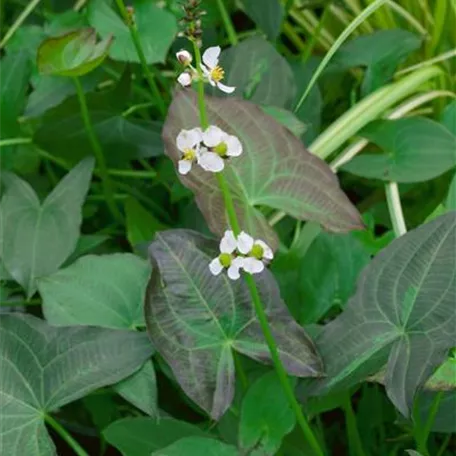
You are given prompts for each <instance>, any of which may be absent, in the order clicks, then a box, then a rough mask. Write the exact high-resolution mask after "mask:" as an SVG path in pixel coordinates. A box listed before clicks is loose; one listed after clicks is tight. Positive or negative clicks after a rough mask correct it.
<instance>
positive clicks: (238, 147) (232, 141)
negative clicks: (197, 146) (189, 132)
mask: <svg viewBox="0 0 456 456" xmlns="http://www.w3.org/2000/svg"><path fill="white" fill-rule="evenodd" d="M203 142H204V144H205V146H207V147H208V148H210V149H211V150H212V151H213V152H216V153H217V154H218V155H219V156H221V157H238V156H239V155H241V154H242V144H241V141H239V138H238V137H237V136H233V135H229V134H228V133H226V132H224V131H223V130H222V129H221V128H219V127H217V126H215V125H211V126H210V127H208V128H207V129H206V130H205V131H204V132H203Z"/></svg>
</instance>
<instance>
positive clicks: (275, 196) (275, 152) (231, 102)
mask: <svg viewBox="0 0 456 456" xmlns="http://www.w3.org/2000/svg"><path fill="white" fill-rule="evenodd" d="M206 103H207V109H208V115H209V121H210V123H213V124H216V125H218V126H219V127H220V128H222V129H224V130H225V131H227V132H229V133H231V134H234V135H237V136H238V137H239V139H240V140H241V142H242V145H243V148H244V152H243V154H242V155H241V156H240V157H237V158H235V159H233V160H232V161H231V163H230V164H229V166H228V169H227V170H226V171H225V176H226V179H227V180H228V185H229V186H230V189H231V193H232V194H233V199H234V204H235V206H236V209H237V210H236V212H237V214H238V218H239V220H240V224H241V228H242V229H244V230H245V231H247V232H249V233H250V234H253V235H255V236H256V237H259V238H263V239H265V240H266V241H269V243H270V244H271V245H273V246H274V247H275V246H277V238H276V234H275V232H274V231H273V230H272V228H271V227H270V226H269V225H268V223H267V221H266V219H265V217H264V216H263V215H262V213H261V212H260V211H259V210H258V207H259V206H269V207H272V208H274V209H278V210H281V211H284V212H286V213H288V214H290V215H292V216H293V217H296V218H298V219H301V220H303V219H309V220H315V221H317V222H319V223H321V224H322V225H323V226H325V227H326V228H327V229H328V230H332V231H342V232H344V231H349V230H352V229H359V228H362V222H361V220H360V216H359V214H358V212H357V210H356V209H355V207H354V206H353V205H352V204H351V203H350V201H349V200H348V198H347V197H346V195H345V194H344V193H343V192H342V191H341V189H340V187H339V183H338V181H337V178H336V176H335V175H334V174H333V173H332V172H331V170H330V168H329V167H328V166H327V165H326V164H325V163H324V162H323V161H322V160H320V159H319V158H317V157H315V156H314V155H312V154H310V153H309V152H308V151H307V150H306V149H305V148H304V146H303V145H302V143H301V142H300V141H299V140H298V139H297V138H296V137H295V136H293V135H292V134H291V133H290V132H289V131H288V130H287V129H285V128H284V127H282V126H281V125H280V124H278V123H277V122H275V121H274V119H272V118H271V117H270V116H268V115H266V114H264V113H263V112H262V111H261V109H260V108H258V107H257V106H255V105H254V104H252V103H250V102H247V101H241V100H238V99H220V98H214V97H207V98H206ZM197 106H198V105H197V102H196V97H195V95H194V93H193V92H192V91H191V90H182V91H180V92H179V93H178V94H177V95H176V96H175V97H174V101H173V103H172V104H171V107H170V110H169V113H168V118H167V120H166V123H165V127H164V131H163V137H164V141H165V147H166V153H167V154H168V155H169V156H170V157H171V158H172V159H173V161H174V162H175V163H176V162H177V160H178V159H180V156H181V153H180V152H179V150H178V149H177V147H176V137H177V135H178V133H179V132H180V131H181V130H182V129H183V128H187V129H188V128H194V127H196V126H198V125H199V118H198V107H197ZM180 178H181V181H182V182H183V183H184V185H186V186H187V187H189V188H190V189H191V190H193V192H194V193H195V196H196V201H197V203H198V206H199V208H200V210H201V212H202V213H203V215H204V216H205V218H206V220H207V222H208V224H209V228H210V229H211V230H212V231H213V232H214V233H217V234H222V233H223V232H224V231H225V229H226V227H227V226H228V222H227V219H226V216H225V210H224V202H223V198H222V194H221V192H220V190H219V187H218V184H217V180H216V178H215V176H214V175H213V174H211V173H207V172H205V171H203V170H202V169H201V168H198V167H197V166H195V167H194V169H192V172H191V173H189V174H188V175H186V176H180Z"/></svg>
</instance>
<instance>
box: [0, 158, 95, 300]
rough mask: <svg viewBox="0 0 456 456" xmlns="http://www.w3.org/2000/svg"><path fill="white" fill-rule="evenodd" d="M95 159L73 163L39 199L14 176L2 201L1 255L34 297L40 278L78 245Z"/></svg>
mask: <svg viewBox="0 0 456 456" xmlns="http://www.w3.org/2000/svg"><path fill="white" fill-rule="evenodd" d="M93 166H94V160H93V159H91V158H87V159H85V160H83V161H82V162H80V163H79V164H78V165H77V166H76V167H74V168H73V169H72V170H71V171H70V172H69V173H68V174H67V175H66V176H65V177H64V178H63V179H62V180H61V181H60V182H59V184H58V185H57V187H55V189H54V190H53V191H52V192H51V193H50V194H49V195H48V196H47V198H46V199H45V200H44V201H43V203H40V201H39V199H38V197H37V195H36V193H35V191H34V190H33V189H32V187H30V185H29V184H28V183H27V182H25V181H23V180H21V179H19V178H18V177H17V176H15V175H13V174H8V175H6V176H5V178H4V181H5V183H6V186H7V189H6V192H5V194H4V195H3V198H2V200H1V203H0V219H1V224H2V231H3V234H2V237H3V252H2V259H3V262H4V264H5V267H6V269H7V270H8V271H9V272H10V274H11V276H12V277H13V278H14V280H16V282H18V283H19V284H21V285H22V286H23V287H24V289H25V290H26V291H27V295H28V296H31V295H32V294H33V293H34V292H35V289H36V283H35V281H36V279H37V278H39V277H44V276H47V275H49V274H52V273H54V272H55V271H56V270H57V269H58V268H59V266H60V265H61V264H62V263H63V262H64V261H65V260H66V259H67V258H68V256H69V255H70V254H71V252H73V250H74V249H75V247H76V244H77V242H78V238H79V229H80V226H81V222H82V214H81V211H82V204H83V202H84V199H85V197H86V194H87V191H88V189H89V184H90V179H91V176H92V170H93Z"/></svg>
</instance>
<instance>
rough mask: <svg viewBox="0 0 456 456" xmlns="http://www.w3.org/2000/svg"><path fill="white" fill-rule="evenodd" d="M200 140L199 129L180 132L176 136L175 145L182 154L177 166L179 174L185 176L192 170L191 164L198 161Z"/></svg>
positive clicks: (200, 133)
mask: <svg viewBox="0 0 456 456" xmlns="http://www.w3.org/2000/svg"><path fill="white" fill-rule="evenodd" d="M201 140H202V132H201V129H200V128H193V129H192V130H182V131H181V132H180V133H179V134H178V135H177V138H176V145H177V148H178V149H179V150H180V151H181V152H182V158H181V159H180V160H179V161H178V164H177V165H178V170H179V173H180V174H187V173H188V172H189V171H190V170H191V169H192V164H193V162H194V161H196V160H198V158H199V155H200V143H201Z"/></svg>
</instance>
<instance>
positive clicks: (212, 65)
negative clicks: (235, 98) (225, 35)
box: [201, 46, 236, 93]
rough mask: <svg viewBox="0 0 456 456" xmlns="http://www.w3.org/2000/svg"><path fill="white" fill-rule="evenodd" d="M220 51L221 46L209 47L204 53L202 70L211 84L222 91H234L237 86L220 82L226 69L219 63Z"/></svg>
mask: <svg viewBox="0 0 456 456" xmlns="http://www.w3.org/2000/svg"><path fill="white" fill-rule="evenodd" d="M220 52H221V49H220V46H214V47H210V48H207V49H206V50H205V51H204V54H203V64H201V70H202V71H203V73H204V76H205V77H206V78H207V80H208V81H209V84H211V85H212V86H214V87H215V86H217V87H218V88H219V89H220V90H221V91H222V92H225V93H233V92H234V90H235V89H236V87H229V86H227V85H225V84H222V83H221V82H220V81H221V80H222V79H223V78H224V76H225V71H224V70H223V68H222V67H221V66H220V65H219V64H218V63H219V56H220Z"/></svg>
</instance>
